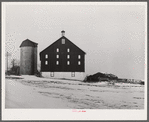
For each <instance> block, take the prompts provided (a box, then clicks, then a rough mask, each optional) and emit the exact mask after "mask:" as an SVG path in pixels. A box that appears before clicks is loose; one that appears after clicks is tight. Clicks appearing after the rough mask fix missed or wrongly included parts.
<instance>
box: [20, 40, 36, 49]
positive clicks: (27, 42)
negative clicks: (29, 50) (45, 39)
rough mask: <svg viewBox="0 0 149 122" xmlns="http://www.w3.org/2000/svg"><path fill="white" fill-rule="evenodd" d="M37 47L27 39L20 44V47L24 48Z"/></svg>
mask: <svg viewBox="0 0 149 122" xmlns="http://www.w3.org/2000/svg"><path fill="white" fill-rule="evenodd" d="M37 45H38V43H35V42H33V41H31V40H29V39H26V40H24V41H23V42H22V43H21V45H20V47H26V46H30V47H37Z"/></svg>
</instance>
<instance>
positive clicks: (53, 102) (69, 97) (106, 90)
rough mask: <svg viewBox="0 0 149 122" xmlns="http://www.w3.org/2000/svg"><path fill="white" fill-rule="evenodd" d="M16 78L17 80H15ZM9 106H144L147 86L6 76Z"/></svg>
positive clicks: (117, 107) (6, 98)
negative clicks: (145, 87)
mask: <svg viewBox="0 0 149 122" xmlns="http://www.w3.org/2000/svg"><path fill="white" fill-rule="evenodd" d="M12 77H13V79H12ZM5 83H6V88H5V90H6V91H5V92H6V93H5V101H6V103H5V107H6V108H52V109H144V86H143V85H140V84H128V83H127V84H126V83H115V85H108V83H107V82H98V83H84V82H81V81H75V80H62V79H48V78H39V77H36V76H29V75H22V76H9V78H6V81H5Z"/></svg>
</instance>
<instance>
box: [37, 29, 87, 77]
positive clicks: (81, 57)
mask: <svg viewBox="0 0 149 122" xmlns="http://www.w3.org/2000/svg"><path fill="white" fill-rule="evenodd" d="M61 34H62V36H61V37H60V38H59V39H58V40H56V41H55V42H54V43H52V44H51V45H50V46H48V47H47V48H45V49H44V50H43V51H41V52H40V61H41V73H42V76H43V77H48V78H65V79H77V80H83V79H84V78H85V54H86V53H85V52H84V51H83V50H81V49H80V48H79V47H78V46H76V45H75V44H74V43H72V42H71V41H70V40H69V39H67V38H66V37H65V31H61Z"/></svg>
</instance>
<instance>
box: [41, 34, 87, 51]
mask: <svg viewBox="0 0 149 122" xmlns="http://www.w3.org/2000/svg"><path fill="white" fill-rule="evenodd" d="M61 38H65V39H67V38H66V37H65V36H62V37H61ZM61 38H59V39H58V40H56V41H55V42H53V43H52V44H51V45H49V46H48V47H47V48H45V49H44V50H42V51H41V52H40V53H42V52H44V51H45V50H46V49H48V48H49V47H51V46H52V45H54V44H55V43H57V42H58V41H59V40H60V39H61ZM67 40H68V41H69V42H71V41H70V40H69V39H67ZM71 43H72V44H73V45H74V46H76V47H77V48H78V49H79V50H81V51H82V52H83V53H84V54H86V53H85V52H84V51H83V50H82V49H80V48H79V47H78V46H77V45H75V44H74V43H73V42H71Z"/></svg>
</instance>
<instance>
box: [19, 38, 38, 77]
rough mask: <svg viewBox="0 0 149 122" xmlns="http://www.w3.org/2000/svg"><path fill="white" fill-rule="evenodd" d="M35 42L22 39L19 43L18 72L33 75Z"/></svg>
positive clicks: (35, 56) (35, 65)
mask: <svg viewBox="0 0 149 122" xmlns="http://www.w3.org/2000/svg"><path fill="white" fill-rule="evenodd" d="M37 45H38V44H37V43H35V42H33V41H30V40H29V39H26V40H24V41H23V42H22V43H21V45H20V48H21V51H20V52H21V55H20V74H22V75H34V74H35V73H36V71H37Z"/></svg>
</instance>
